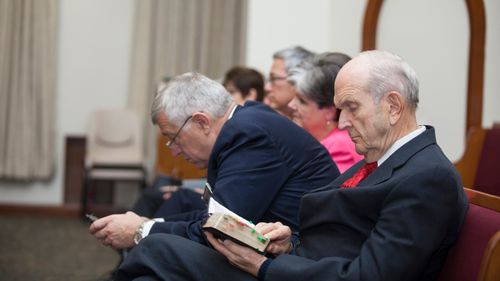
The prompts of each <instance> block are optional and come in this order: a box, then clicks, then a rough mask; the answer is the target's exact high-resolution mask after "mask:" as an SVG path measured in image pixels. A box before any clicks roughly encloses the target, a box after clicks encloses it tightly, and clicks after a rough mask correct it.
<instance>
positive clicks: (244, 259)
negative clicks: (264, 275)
mask: <svg viewBox="0 0 500 281" xmlns="http://www.w3.org/2000/svg"><path fill="white" fill-rule="evenodd" d="M205 235H206V236H207V240H208V242H210V244H212V246H213V247H214V249H215V250H217V251H218V252H219V253H221V254H222V255H224V256H225V257H226V258H227V259H228V261H229V263H231V264H232V265H234V266H236V267H238V268H240V269H242V270H244V271H246V272H248V273H250V274H252V275H253V276H255V277H257V274H258V272H259V268H260V266H261V265H262V263H264V261H265V260H266V257H265V256H263V255H261V254H259V253H257V252H255V251H254V250H253V249H250V248H248V247H245V246H241V245H239V244H236V243H234V242H233V241H231V240H229V239H226V240H224V241H222V240H220V239H217V238H215V237H214V236H213V234H212V233H210V232H206V231H205Z"/></svg>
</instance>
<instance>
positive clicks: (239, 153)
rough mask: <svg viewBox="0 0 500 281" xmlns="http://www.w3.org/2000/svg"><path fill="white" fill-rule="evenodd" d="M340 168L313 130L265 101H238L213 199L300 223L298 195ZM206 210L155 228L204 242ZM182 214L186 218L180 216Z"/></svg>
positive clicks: (219, 152) (213, 174)
mask: <svg viewBox="0 0 500 281" xmlns="http://www.w3.org/2000/svg"><path fill="white" fill-rule="evenodd" d="M338 175H339V172H338V170H337V167H336V166H335V164H334V163H333V161H332V160H331V158H330V156H329V154H328V151H327V150H326V149H325V148H324V147H323V146H322V145H321V144H320V143H319V142H318V141H316V140H315V139H314V138H313V137H312V136H311V135H309V134H308V133H307V132H306V131H304V130H303V129H302V128H300V127H298V126H297V125H295V124H294V123H293V122H291V121H290V120H288V119H286V118H285V117H283V116H281V115H279V114H277V113H275V112H274V111H272V110H271V109H270V108H268V107H267V106H265V105H262V104H260V103H256V102H250V103H247V104H245V106H244V107H238V108H237V109H236V111H235V112H234V115H233V117H232V118H231V119H229V120H228V121H227V122H226V123H225V124H224V126H223V127H222V130H221V132H220V134H219V136H218V137H217V140H216V142H215V144H214V147H213V149H212V153H211V155H210V159H209V163H208V170H207V181H208V182H209V183H210V185H211V186H212V188H213V191H214V195H213V196H214V199H216V200H217V201H218V202H220V203H221V204H223V205H224V206H226V207H227V208H229V209H230V210H232V211H234V212H235V213H237V214H238V215H240V216H242V217H244V218H246V219H248V220H251V221H253V222H261V221H264V222H275V221H281V222H283V223H284V224H287V225H289V226H290V227H291V228H292V229H295V230H297V229H298V209H299V203H300V198H301V197H302V195H303V194H304V193H305V192H308V191H311V190H313V189H315V188H318V187H321V186H324V185H326V184H328V183H330V182H331V181H332V180H334V179H335V178H337V176H338ZM205 216H206V210H203V211H194V212H190V213H187V214H182V215H180V216H176V218H175V219H176V220H177V221H169V222H165V223H155V224H154V225H153V228H152V230H151V233H172V234H177V235H180V236H184V237H187V238H189V239H191V240H195V241H198V242H202V243H203V242H204V235H203V234H202V231H201V222H202V220H203V218H204V217H205ZM179 219H181V220H183V221H178V220H179Z"/></svg>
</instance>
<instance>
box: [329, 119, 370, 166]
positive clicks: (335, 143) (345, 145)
mask: <svg viewBox="0 0 500 281" xmlns="http://www.w3.org/2000/svg"><path fill="white" fill-rule="evenodd" d="M320 143H321V144H322V145H323V146H324V147H326V149H327V150H328V152H330V156H331V157H332V159H333V162H335V164H337V168H339V171H340V173H343V172H344V171H345V170H347V169H349V168H350V167H351V166H352V165H354V163H356V162H358V161H359V160H361V159H363V156H362V155H359V154H358V153H356V149H355V147H354V143H353V142H352V140H351V137H349V133H348V132H347V131H342V130H339V129H338V128H335V129H333V130H332V131H331V132H330V134H328V135H327V136H326V137H325V138H324V139H322V140H321V141H320Z"/></svg>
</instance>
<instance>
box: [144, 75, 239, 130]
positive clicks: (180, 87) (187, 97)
mask: <svg viewBox="0 0 500 281" xmlns="http://www.w3.org/2000/svg"><path fill="white" fill-rule="evenodd" d="M231 103H232V98H231V95H230V94H229V93H228V92H227V91H226V89H224V87H223V86H222V85H221V84H219V83H217V82H215V81H213V80H211V79H209V78H207V77H205V76H203V75H201V74H199V73H194V72H187V73H184V74H182V75H179V76H176V77H174V78H172V79H171V80H170V81H169V82H168V83H167V85H166V86H165V88H163V89H160V90H159V92H158V93H157V94H156V97H155V99H154V101H153V105H152V107H151V119H152V121H153V123H154V124H156V123H157V118H158V114H159V113H161V112H164V113H165V114H166V115H168V120H169V122H170V123H171V124H173V125H176V126H181V125H182V123H183V122H184V120H186V118H188V117H189V116H191V115H192V114H193V113H195V112H205V113H207V114H209V115H210V116H212V117H213V118H220V117H222V116H224V114H225V113H226V112H227V110H228V108H229V106H230V105H231Z"/></svg>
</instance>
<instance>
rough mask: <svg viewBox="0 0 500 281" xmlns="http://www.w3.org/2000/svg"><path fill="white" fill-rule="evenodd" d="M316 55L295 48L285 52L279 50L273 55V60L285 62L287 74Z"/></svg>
mask: <svg viewBox="0 0 500 281" xmlns="http://www.w3.org/2000/svg"><path fill="white" fill-rule="evenodd" d="M313 55H314V53H313V52H311V51H309V50H307V49H305V48H303V47H301V46H293V47H289V48H286V49H283V50H279V51H277V52H276V53H274V55H273V59H282V60H283V61H284V62H285V69H286V73H290V70H291V69H292V68H294V67H296V66H297V65H299V64H300V63H301V62H302V61H303V60H305V59H307V58H310V57H312V56H313Z"/></svg>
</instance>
